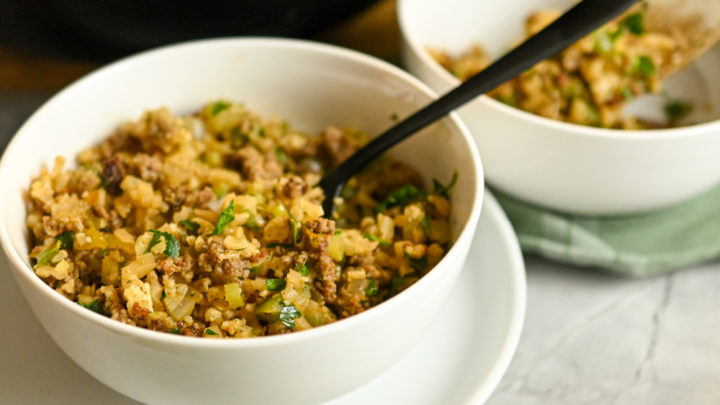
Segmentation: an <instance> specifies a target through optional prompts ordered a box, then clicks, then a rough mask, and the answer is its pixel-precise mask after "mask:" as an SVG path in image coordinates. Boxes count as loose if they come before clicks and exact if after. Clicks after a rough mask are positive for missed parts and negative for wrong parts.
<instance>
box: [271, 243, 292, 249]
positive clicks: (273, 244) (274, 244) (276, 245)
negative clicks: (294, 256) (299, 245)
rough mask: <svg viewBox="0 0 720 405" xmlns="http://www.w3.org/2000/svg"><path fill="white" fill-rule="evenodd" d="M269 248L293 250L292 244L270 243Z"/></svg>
mask: <svg viewBox="0 0 720 405" xmlns="http://www.w3.org/2000/svg"><path fill="white" fill-rule="evenodd" d="M267 247H268V248H276V247H282V248H291V247H293V244H292V243H278V242H270V243H268V244H267Z"/></svg>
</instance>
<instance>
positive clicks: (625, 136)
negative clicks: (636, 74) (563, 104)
mask: <svg viewBox="0 0 720 405" xmlns="http://www.w3.org/2000/svg"><path fill="white" fill-rule="evenodd" d="M412 3H413V2H412V1H408V0H398V4H397V19H398V25H399V26H400V32H401V34H402V37H403V38H404V39H405V42H406V43H407V44H408V45H409V46H410V48H411V49H412V52H413V53H414V54H415V55H417V56H418V57H419V58H420V60H421V61H422V62H423V64H424V65H425V66H428V67H429V68H430V69H431V70H432V72H433V73H434V74H435V75H436V76H438V77H440V78H441V79H442V80H443V81H444V82H445V83H446V84H447V85H450V86H452V87H457V86H459V85H460V84H461V81H460V79H458V78H457V77H455V76H453V75H452V74H450V72H448V71H447V70H445V68H443V67H442V66H441V65H440V64H439V63H438V62H437V61H435V59H433V58H432V57H431V56H430V54H429V53H428V52H427V50H426V46H428V45H427V44H421V43H420V42H419V41H417V40H416V39H415V38H414V37H413V36H412V35H410V34H409V33H410V30H408V28H407V27H408V25H409V22H408V21H409V19H408V18H407V11H406V10H407V9H408V8H409V7H412ZM474 101H480V102H482V103H484V104H485V105H486V106H488V107H490V108H493V109H495V110H496V111H499V112H502V113H504V114H507V115H509V116H510V118H511V119H518V120H526V121H530V123H531V124H535V125H539V126H544V127H548V128H551V129H555V130H557V131H558V132H562V133H563V134H566V133H572V136H578V135H582V136H589V137H595V138H608V139H618V140H625V141H635V142H638V141H648V142H649V141H653V140H656V139H674V138H681V137H689V136H693V135H699V134H703V133H705V132H706V131H708V130H712V129H716V130H719V131H720V119H715V120H711V121H705V122H700V123H697V124H691V125H684V126H681V127H677V128H658V129H642V130H638V129H613V128H598V127H591V126H587V125H580V124H573V123H570V122H565V121H557V120H553V119H550V118H546V117H542V116H540V115H536V114H533V113H530V112H527V111H525V110H522V109H520V108H515V107H511V106H509V105H506V104H504V103H502V102H500V101H497V100H495V99H494V98H492V97H489V96H487V95H484V94H483V95H481V96H478V97H477V98H476V99H475V100H474Z"/></svg>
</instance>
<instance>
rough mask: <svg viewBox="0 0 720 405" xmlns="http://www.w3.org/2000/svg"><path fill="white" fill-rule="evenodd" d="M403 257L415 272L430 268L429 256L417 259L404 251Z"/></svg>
mask: <svg viewBox="0 0 720 405" xmlns="http://www.w3.org/2000/svg"><path fill="white" fill-rule="evenodd" d="M403 256H405V258H406V259H407V260H408V262H409V263H410V267H412V268H413V269H415V270H424V269H426V268H427V266H428V261H427V256H423V257H421V258H419V259H416V258H414V257H412V256H410V255H409V254H408V252H406V251H403Z"/></svg>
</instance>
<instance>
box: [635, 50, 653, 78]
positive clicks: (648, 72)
mask: <svg viewBox="0 0 720 405" xmlns="http://www.w3.org/2000/svg"><path fill="white" fill-rule="evenodd" d="M630 71H631V72H632V73H639V74H641V75H643V76H652V75H654V74H655V63H653V61H652V59H650V58H649V57H648V56H646V55H640V56H638V57H637V58H635V60H633V63H632V68H631V69H630Z"/></svg>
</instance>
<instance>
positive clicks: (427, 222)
mask: <svg viewBox="0 0 720 405" xmlns="http://www.w3.org/2000/svg"><path fill="white" fill-rule="evenodd" d="M420 225H421V226H422V227H423V230H424V231H425V235H430V220H428V217H423V219H421V220H420Z"/></svg>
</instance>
